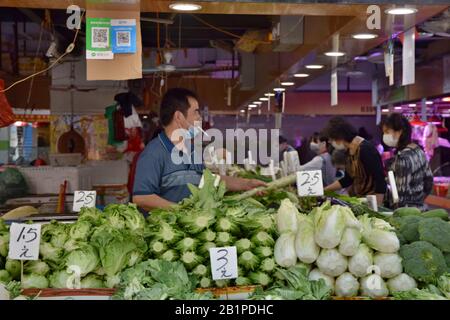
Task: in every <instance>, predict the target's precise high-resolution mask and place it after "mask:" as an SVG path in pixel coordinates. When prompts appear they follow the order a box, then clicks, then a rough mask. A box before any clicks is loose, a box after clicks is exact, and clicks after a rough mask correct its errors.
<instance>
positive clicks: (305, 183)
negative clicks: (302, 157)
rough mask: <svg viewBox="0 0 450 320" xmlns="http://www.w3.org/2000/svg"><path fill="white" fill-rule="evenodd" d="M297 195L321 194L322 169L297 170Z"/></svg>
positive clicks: (310, 195)
mask: <svg viewBox="0 0 450 320" xmlns="http://www.w3.org/2000/svg"><path fill="white" fill-rule="evenodd" d="M297 192H298V195H299V197H312V196H323V182H322V171H321V170H312V171H297Z"/></svg>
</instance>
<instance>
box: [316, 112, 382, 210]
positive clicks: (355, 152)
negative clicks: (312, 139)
mask: <svg viewBox="0 0 450 320" xmlns="http://www.w3.org/2000/svg"><path fill="white" fill-rule="evenodd" d="M323 133H324V135H325V136H327V137H328V139H330V142H331V145H332V146H333V148H334V149H336V150H346V151H347V153H348V158H347V164H346V170H345V176H344V177H343V178H341V179H339V180H337V181H335V182H333V183H332V184H331V185H328V186H327V187H326V188H325V190H327V191H337V190H340V189H342V188H348V193H349V195H350V196H355V197H363V196H366V195H376V196H377V202H378V203H379V204H380V205H381V204H382V203H383V198H384V194H385V192H386V180H385V176H384V170H383V164H382V161H381V157H380V154H379V153H378V151H377V149H376V148H375V146H374V145H373V144H372V143H370V142H369V141H367V140H365V139H364V138H362V137H360V136H358V135H357V131H356V129H355V128H354V127H353V126H352V125H351V124H350V123H349V122H347V121H346V120H345V119H343V118H341V117H334V118H332V119H331V120H330V121H329V122H328V125H327V127H326V128H325V129H324V132H323Z"/></svg>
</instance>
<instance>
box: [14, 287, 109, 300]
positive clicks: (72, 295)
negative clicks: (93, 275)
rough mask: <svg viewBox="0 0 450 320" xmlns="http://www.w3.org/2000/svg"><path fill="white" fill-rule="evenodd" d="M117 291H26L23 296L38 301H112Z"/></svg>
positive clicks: (100, 289) (101, 289)
mask: <svg viewBox="0 0 450 320" xmlns="http://www.w3.org/2000/svg"><path fill="white" fill-rule="evenodd" d="M115 291H116V290H115V289H103V288H99V289H50V288H49V289H24V290H23V291H22V294H23V295H24V296H27V297H33V298H36V299H37V300H111V297H112V295H113V294H114V293H115Z"/></svg>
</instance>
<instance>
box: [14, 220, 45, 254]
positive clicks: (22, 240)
mask: <svg viewBox="0 0 450 320" xmlns="http://www.w3.org/2000/svg"><path fill="white" fill-rule="evenodd" d="M40 242H41V225H40V224H23V223H12V224H11V228H10V237H9V254H8V257H9V258H10V259H14V260H37V259H38V258H39V244H40Z"/></svg>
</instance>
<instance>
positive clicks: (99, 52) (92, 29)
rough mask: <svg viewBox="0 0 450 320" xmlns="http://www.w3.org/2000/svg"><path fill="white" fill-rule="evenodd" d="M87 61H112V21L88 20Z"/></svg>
mask: <svg viewBox="0 0 450 320" xmlns="http://www.w3.org/2000/svg"><path fill="white" fill-rule="evenodd" d="M86 59H99V60H111V59H114V53H113V51H112V46H111V19H110V18H87V19H86Z"/></svg>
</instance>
